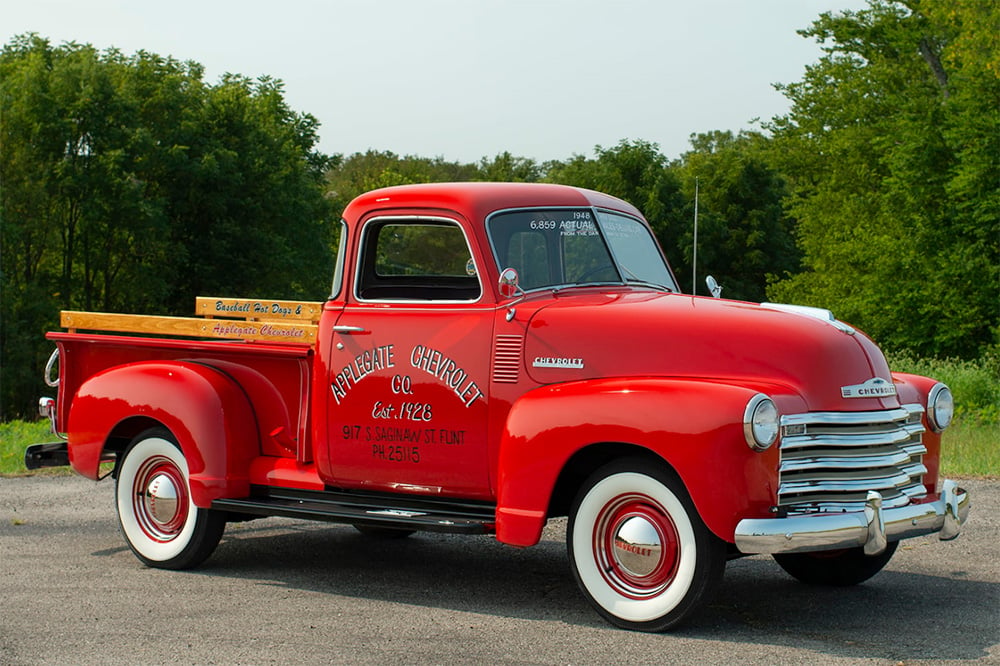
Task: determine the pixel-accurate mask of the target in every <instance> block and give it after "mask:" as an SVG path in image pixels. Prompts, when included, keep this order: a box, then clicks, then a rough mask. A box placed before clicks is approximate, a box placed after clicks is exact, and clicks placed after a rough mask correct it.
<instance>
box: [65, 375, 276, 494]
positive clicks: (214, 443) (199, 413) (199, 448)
mask: <svg viewBox="0 0 1000 666" xmlns="http://www.w3.org/2000/svg"><path fill="white" fill-rule="evenodd" d="M136 419H139V420H141V421H143V422H149V423H151V422H158V423H160V424H162V425H163V426H164V427H166V428H167V429H168V430H170V432H172V433H173V435H174V436H175V437H176V438H177V442H178V443H179V444H180V447H181V450H182V451H183V452H184V457H185V458H186V459H187V464H188V471H189V473H190V482H191V495H192V498H193V500H194V503H195V504H196V505H197V506H199V507H202V508H207V507H208V506H209V505H210V504H211V502H212V500H214V499H217V498H220V497H240V496H245V495H247V494H249V467H250V460H251V459H252V458H253V457H254V456H256V455H257V454H258V452H259V450H260V442H259V436H258V429H257V421H256V418H255V416H254V412H253V409H252V408H251V406H250V402H249V400H248V399H247V396H246V394H245V393H244V392H243V390H242V389H241V388H240V386H239V385H238V384H236V383H235V382H234V381H232V379H230V378H229V377H227V376H226V375H225V374H223V373H221V372H219V371H218V370H215V369H213V368H210V367H208V366H204V365H200V364H197V363H190V362H183V361H178V362H143V363H132V364H128V365H123V366H118V367H115V368H110V369H108V370H105V371H103V372H100V373H98V374H96V375H94V376H93V377H91V378H90V379H88V380H87V381H85V382H84V383H83V384H82V385H81V386H80V389H79V390H78V391H77V393H76V395H75V396H74V397H73V400H72V404H71V406H70V411H69V421H68V431H69V442H68V446H69V460H70V465H71V466H72V467H73V469H74V470H76V471H77V472H78V473H79V474H81V475H83V476H85V477H87V478H91V479H97V478H98V474H99V463H100V460H101V456H102V453H103V452H104V450H105V448H106V447H107V446H108V445H109V441H110V439H111V437H112V436H113V434H114V433H115V432H116V430H117V429H119V426H121V427H125V426H124V424H126V423H130V422H133V421H135V420H136Z"/></svg>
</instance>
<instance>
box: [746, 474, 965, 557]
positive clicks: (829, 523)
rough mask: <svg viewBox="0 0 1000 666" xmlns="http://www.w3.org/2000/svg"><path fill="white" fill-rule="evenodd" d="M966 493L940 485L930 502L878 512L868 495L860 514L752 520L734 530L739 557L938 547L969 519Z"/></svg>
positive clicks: (876, 500)
mask: <svg viewBox="0 0 1000 666" xmlns="http://www.w3.org/2000/svg"><path fill="white" fill-rule="evenodd" d="M969 506H970V504H969V493H967V492H966V491H965V490H963V489H962V488H959V487H958V484H957V483H955V482H954V481H951V480H948V481H945V482H944V484H943V485H942V489H941V497H940V499H938V500H937V501H935V502H927V503H925V504H911V505H908V506H901V507H897V508H894V509H883V508H882V496H881V495H879V493H877V492H874V491H872V492H869V493H868V499H867V501H866V502H865V508H864V511H856V512H853V513H815V514H806V515H799V516H788V517H786V518H752V519H745V520H741V521H740V522H739V524H738V525H737V526H736V547H737V548H738V549H739V550H740V552H742V553H746V554H751V553H807V552H811V551H817V550H837V549H840V548H857V547H859V546H860V547H863V548H864V549H865V554H866V555H877V554H879V553H881V552H882V551H884V550H885V547H886V544H887V543H888V542H890V541H899V540H900V539H909V538H912V537H917V536H923V535H925V534H933V533H935V532H937V533H938V536H939V538H940V539H941V540H942V541H948V540H951V539H954V538H955V537H957V536H958V533H959V532H960V531H961V527H962V524H963V523H964V522H965V520H966V518H967V517H968V515H969Z"/></svg>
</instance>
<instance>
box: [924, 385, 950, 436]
mask: <svg viewBox="0 0 1000 666" xmlns="http://www.w3.org/2000/svg"><path fill="white" fill-rule="evenodd" d="M954 415H955V399H954V398H953V397H952V395H951V389H949V388H948V387H947V386H945V385H944V384H935V385H934V388H932V389H931V392H930V395H928V396H927V421H928V422H929V423H930V424H931V430H933V431H934V432H941V431H942V430H944V429H945V428H947V427H948V426H949V425H951V417H953V416H954Z"/></svg>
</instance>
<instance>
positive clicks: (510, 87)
mask: <svg viewBox="0 0 1000 666" xmlns="http://www.w3.org/2000/svg"><path fill="white" fill-rule="evenodd" d="M866 4H867V3H866V2H864V0H685V1H681V0H534V1H531V0H367V1H362V0H327V1H321V0H270V1H268V2H263V1H261V0H241V1H239V2H229V1H215V0H201V1H194V0H172V1H171V2H151V1H144V0H20V1H17V0H10V1H5V2H4V3H3V8H0V38H2V39H3V43H4V44H6V43H8V42H9V41H10V39H11V37H13V36H14V35H17V34H21V33H25V32H37V33H39V34H40V35H42V36H43V37H47V38H48V39H50V40H51V41H52V43H53V44H60V43H62V42H65V41H76V42H80V43H90V44H92V45H94V46H95V47H97V48H99V49H105V48H108V47H111V46H114V47H117V48H119V49H121V50H122V51H124V52H125V53H129V54H130V53H134V52H135V51H138V50H140V49H143V50H146V51H151V52H154V53H158V54H160V55H164V56H167V55H169V56H173V57H174V58H176V59H178V60H194V61H196V62H199V63H201V64H202V65H204V66H205V73H206V77H205V78H206V80H207V81H208V82H210V83H215V82H217V81H218V79H219V77H220V76H221V75H222V74H223V73H225V72H233V73H238V74H243V75H246V76H249V77H251V78H256V77H258V76H262V75H269V76H272V77H274V78H278V79H281V80H282V81H284V82H285V99H286V100H287V101H288V103H289V105H290V106H291V107H292V108H293V109H295V110H296V111H300V112H307V113H311V114H312V115H314V116H316V117H317V118H318V119H319V121H320V122H321V127H320V144H319V146H318V148H319V150H321V151H323V152H326V153H345V154H350V153H353V152H357V151H365V150H368V149H369V148H371V149H376V150H390V151H393V152H395V153H397V154H400V155H419V156H422V157H443V158H445V159H446V160H455V161H462V162H473V161H478V160H479V159H480V158H482V157H484V156H489V157H492V156H494V155H496V154H498V153H500V152H503V151H505V150H507V151H510V152H511V153H513V154H514V155H517V156H523V157H531V158H534V159H536V160H539V161H544V160H549V159H559V160H563V159H567V158H568V157H570V156H572V155H574V154H584V155H592V154H593V152H592V151H593V148H594V146H595V145H602V146H605V147H610V146H614V145H615V144H617V143H618V142H619V141H620V140H622V139H626V138H627V139H644V140H647V141H652V142H654V143H657V144H659V145H660V149H661V151H662V152H663V153H664V154H665V155H666V156H667V157H668V158H671V159H672V158H675V157H677V156H679V155H680V154H681V153H682V152H684V151H685V150H687V149H688V147H689V144H688V138H689V136H690V135H691V134H692V133H698V132H707V131H711V130H717V129H719V130H727V129H728V130H733V131H739V130H741V129H745V128H748V127H751V123H752V120H753V119H755V118H760V119H765V120H766V119H769V118H771V117H773V116H775V115H780V114H782V113H784V112H786V111H787V110H788V104H787V101H786V99H785V98H784V97H783V96H782V95H781V94H780V93H778V92H777V91H775V90H774V88H773V86H772V84H773V83H776V82H783V83H788V82H793V81H797V80H799V79H800V78H801V76H802V73H803V71H804V67H805V66H806V65H807V64H810V63H813V62H815V61H816V60H817V59H818V58H819V57H820V55H821V51H820V47H819V45H818V44H816V43H815V42H814V41H812V40H808V39H805V38H803V37H801V36H799V35H798V34H796V30H799V29H801V28H805V27H808V26H809V25H810V24H811V23H812V21H813V20H814V19H815V18H816V17H818V16H819V14H820V13H821V12H824V11H840V10H843V9H859V8H862V7H864V6H866Z"/></svg>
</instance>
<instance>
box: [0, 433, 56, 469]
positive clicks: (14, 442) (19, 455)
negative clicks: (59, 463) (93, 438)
mask: <svg viewBox="0 0 1000 666" xmlns="http://www.w3.org/2000/svg"><path fill="white" fill-rule="evenodd" d="M55 439H56V436H55V435H53V434H52V433H50V432H49V422H48V421H34V422H31V423H28V422H25V421H9V422H7V423H0V476H5V475H10V474H25V473H27V471H28V470H27V469H26V468H25V466H24V450H25V449H26V448H28V447H29V446H31V445H32V444H42V443H43V442H52V441H55ZM66 469H67V470H68V468H66Z"/></svg>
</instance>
